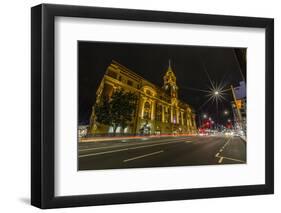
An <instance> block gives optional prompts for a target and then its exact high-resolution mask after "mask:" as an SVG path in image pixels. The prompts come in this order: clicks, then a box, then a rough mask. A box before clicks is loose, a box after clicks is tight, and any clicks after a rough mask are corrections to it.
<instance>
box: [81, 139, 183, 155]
mask: <svg viewBox="0 0 281 213" xmlns="http://www.w3.org/2000/svg"><path fill="white" fill-rule="evenodd" d="M180 142H183V141H176V142H175V141H174V142H167V143H161V142H160V143H157V144H152V145H146V146H137V147H132V148H124V149H117V150H111V151H105V152H98V153H92V154H85V155H80V156H79V158H83V157H89V156H96V155H104V154H109V153H114V152H122V151H128V150H132V149H141V148H146V147H151V146H161V145H165V144H170V143H180Z"/></svg>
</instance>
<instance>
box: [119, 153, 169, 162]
mask: <svg viewBox="0 0 281 213" xmlns="http://www.w3.org/2000/svg"><path fill="white" fill-rule="evenodd" d="M162 152H164V151H163V150H160V151H158V152H152V153H149V154H145V155H140V156H137V157H134V158H129V159H126V160H123V162H124V163H126V162H128V161H132V160H137V159H140V158H144V157H148V156H151V155H156V154H160V153H162Z"/></svg>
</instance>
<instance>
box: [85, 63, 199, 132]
mask: <svg viewBox="0 0 281 213" xmlns="http://www.w3.org/2000/svg"><path fill="white" fill-rule="evenodd" d="M163 81H164V82H163V86H162V87H161V88H160V87H158V86H156V85H155V84H153V83H151V82H149V81H148V80H146V79H144V78H143V77H141V76H140V75H138V74H136V73H135V72H133V71H131V70H130V69H128V68H126V67H125V66H123V65H121V64H119V63H118V62H116V61H112V62H111V64H110V65H109V66H108V67H107V69H106V72H105V75H104V76H103V79H102V81H101V83H100V85H99V87H98V89H97V92H96V103H98V102H99V101H100V99H101V97H102V96H103V95H107V96H108V97H111V95H112V94H113V93H114V90H116V89H121V88H122V89H124V90H125V91H131V92H133V93H135V94H136V95H137V97H138V101H137V106H136V110H135V113H134V119H133V121H132V122H131V124H130V125H129V126H128V127H127V128H126V129H125V130H124V131H123V133H127V134H175V133H176V134H191V133H195V132H196V122H195V113H194V111H193V110H192V108H191V107H190V106H189V105H188V104H187V103H184V102H183V101H180V100H179V99H178V89H179V88H178V86H177V83H176V75H175V73H174V71H173V70H172V68H171V65H170V63H169V67H168V69H167V71H166V73H165V75H164V77H163ZM94 107H95V106H93V112H92V115H91V118H90V129H89V133H90V134H93V135H95V134H108V133H112V132H113V130H112V127H110V126H106V125H103V124H99V123H97V122H96V121H95V114H94ZM120 131H121V129H120V128H117V133H118V132H120Z"/></svg>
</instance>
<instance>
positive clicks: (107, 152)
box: [79, 149, 128, 158]
mask: <svg viewBox="0 0 281 213" xmlns="http://www.w3.org/2000/svg"><path fill="white" fill-rule="evenodd" d="M126 150H128V149H117V150H111V151H106V152H98V153H92V154H87V155H80V156H79V158H83V157H89V156H95V155H104V154H109V153H113V152H122V151H126Z"/></svg>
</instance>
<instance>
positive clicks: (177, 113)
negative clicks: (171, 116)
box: [176, 108, 180, 124]
mask: <svg viewBox="0 0 281 213" xmlns="http://www.w3.org/2000/svg"><path fill="white" fill-rule="evenodd" d="M176 118H177V119H176V122H177V124H179V123H180V121H179V109H178V108H177V109H176Z"/></svg>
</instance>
